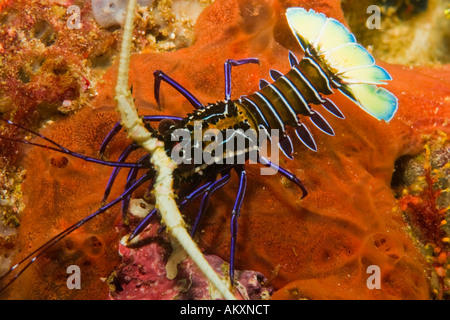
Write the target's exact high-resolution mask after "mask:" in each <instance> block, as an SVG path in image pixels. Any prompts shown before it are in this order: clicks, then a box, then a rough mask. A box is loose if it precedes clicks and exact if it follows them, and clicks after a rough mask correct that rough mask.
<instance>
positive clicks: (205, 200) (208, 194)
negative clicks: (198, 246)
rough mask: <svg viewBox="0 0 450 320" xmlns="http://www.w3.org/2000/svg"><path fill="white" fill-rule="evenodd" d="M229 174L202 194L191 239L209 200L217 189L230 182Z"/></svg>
mask: <svg viewBox="0 0 450 320" xmlns="http://www.w3.org/2000/svg"><path fill="white" fill-rule="evenodd" d="M230 177H231V174H230V172H227V173H225V174H224V175H223V176H222V177H221V178H220V179H219V180H216V181H215V182H213V183H211V185H210V186H209V187H208V188H207V189H206V190H205V193H204V194H203V198H202V202H201V204H200V208H199V210H198V214H197V218H196V219H195V221H194V224H193V225H192V229H191V237H192V238H193V237H194V235H195V232H196V231H197V227H198V225H199V224H200V220H201V219H202V216H203V213H204V212H205V211H206V208H207V207H208V204H209V199H210V198H211V196H212V195H213V194H214V192H216V191H217V190H218V189H220V188H222V187H223V186H224V185H226V184H227V183H228V181H230Z"/></svg>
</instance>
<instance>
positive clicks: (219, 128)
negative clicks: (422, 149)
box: [0, 8, 398, 292]
mask: <svg viewBox="0 0 450 320" xmlns="http://www.w3.org/2000/svg"><path fill="white" fill-rule="evenodd" d="M286 17H287V21H288V23H289V25H290V27H291V30H292V32H293V34H294V35H295V36H296V38H297V40H298V42H299V44H300V46H301V48H302V49H303V51H304V52H305V56H304V58H303V59H301V60H300V61H298V59H297V58H296V57H295V56H294V54H293V53H291V52H289V62H290V65H291V69H290V70H289V71H288V72H287V73H286V74H282V73H281V72H279V71H276V70H271V71H270V76H271V78H272V80H273V82H272V83H269V82H268V81H266V80H260V83H259V87H260V88H259V90H258V91H256V92H254V93H252V94H249V95H245V96H241V97H240V98H239V99H235V100H232V99H231V98H230V96H231V67H232V66H239V65H243V64H247V63H259V60H258V59H257V58H246V59H242V60H227V61H226V62H225V99H224V100H223V101H220V102H217V103H213V104H208V105H206V106H204V105H203V104H202V103H201V102H200V101H199V100H198V99H197V98H196V97H195V96H194V95H193V94H192V93H190V92H189V91H188V90H187V89H185V88H184V87H183V86H182V85H181V84H179V83H177V82H176V81H175V80H174V79H172V78H171V77H170V76H168V75H166V74H165V73H164V72H162V71H159V70H158V71H155V72H154V76H155V83H154V86H155V90H154V94H155V100H156V102H157V103H158V105H160V99H159V98H160V97H159V94H160V85H161V81H164V82H166V83H168V84H169V85H171V86H172V87H173V88H174V89H176V90H177V91H178V92H179V93H180V94H182V95H183V96H184V97H185V98H186V99H187V100H188V101H189V102H190V103H191V104H192V105H193V107H194V108H195V110H194V111H193V112H192V113H190V114H188V115H187V116H186V117H184V118H181V117H175V116H168V115H148V116H144V117H143V120H144V121H145V122H146V123H147V125H148V126H147V129H148V130H149V131H151V132H152V134H153V136H154V137H156V138H157V140H159V141H162V142H163V143H164V147H165V151H166V152H167V154H168V155H169V157H171V158H172V160H174V161H175V158H178V159H181V160H183V161H182V162H181V163H180V162H177V161H175V162H177V164H178V167H177V168H176V169H175V170H174V171H173V178H174V179H173V182H174V184H173V187H174V189H175V190H174V191H175V192H176V193H177V196H178V201H177V206H178V208H179V209H180V210H181V209H183V208H184V207H185V206H186V205H187V204H189V203H190V202H192V201H193V200H194V199H196V198H198V197H201V204H200V207H199V210H198V214H197V217H196V219H195V221H194V222H193V224H192V226H191V236H192V237H193V236H194V235H195V233H196V230H197V229H198V226H199V223H200V220H201V218H202V215H203V214H204V212H205V211H206V208H207V206H208V203H209V200H210V198H211V196H212V195H213V194H214V193H215V192H216V191H218V190H220V189H221V188H222V187H223V186H224V185H225V184H226V183H227V182H228V181H230V177H231V173H232V172H235V173H236V174H237V175H238V179H239V186H238V190H237V194H236V199H235V202H234V205H233V209H232V211H231V221H230V234H231V243H230V271H229V272H230V280H231V283H234V255H235V246H236V241H237V229H238V222H237V221H238V217H239V215H240V211H241V206H242V203H243V200H244V195H245V190H246V184H247V176H246V169H245V165H244V163H245V162H246V160H249V159H250V160H255V161H256V162H257V163H259V164H261V165H263V166H266V167H271V168H272V169H275V171H276V172H278V173H280V174H282V175H283V176H284V177H285V178H287V179H288V180H289V181H291V182H293V183H295V184H296V185H297V186H298V187H299V188H300V189H301V191H302V192H303V195H302V198H303V197H305V196H306V195H307V190H306V188H305V187H304V186H303V184H302V182H301V181H300V179H298V178H297V177H296V176H295V175H294V174H293V173H291V172H289V171H288V170H286V169H284V168H282V167H281V166H278V165H277V164H275V163H272V162H271V161H269V160H268V159H266V158H265V157H264V156H263V155H261V154H260V151H261V150H260V145H259V144H258V142H259V141H260V139H259V138H260V137H261V136H262V133H265V135H266V137H267V138H268V139H269V140H272V142H273V140H274V139H273V138H274V136H275V133H277V134H278V145H279V147H280V150H282V152H283V153H284V154H285V155H286V156H287V157H288V158H290V159H292V158H293V145H292V141H291V138H290V137H289V135H288V134H287V127H291V128H294V129H295V132H296V135H297V137H298V138H299V140H300V141H301V142H303V144H304V145H305V146H306V147H307V148H309V149H311V150H313V151H317V145H316V143H315V141H314V139H313V136H312V135H311V133H310V132H309V130H308V128H307V126H306V125H305V124H304V123H302V122H301V118H299V117H305V118H309V119H310V120H311V122H312V123H313V124H314V125H315V126H316V127H318V128H319V129H320V130H321V131H323V132H324V133H326V134H328V135H334V131H333V129H332V128H331V126H330V125H329V124H328V122H327V121H326V120H325V118H324V117H323V116H322V115H321V114H320V113H319V112H318V111H317V110H315V109H313V108H312V106H314V105H322V106H323V107H324V108H325V109H326V110H328V111H329V112H330V113H332V114H333V115H334V116H336V117H338V118H341V119H343V118H344V116H343V114H342V112H341V111H340V110H339V108H338V107H337V106H336V105H335V104H334V103H333V102H332V101H331V100H330V99H328V98H325V97H324V96H328V95H331V94H332V93H333V92H334V91H333V90H334V89H337V90H339V91H340V92H342V93H343V94H344V95H346V96H347V97H348V98H350V99H351V100H352V101H353V102H355V104H356V105H358V106H359V107H360V108H361V109H363V110H364V111H366V112H367V113H369V114H370V115H371V116H373V117H374V118H376V119H378V120H384V121H390V120H391V119H392V118H393V116H394V114H395V113H396V111H397V107H398V100H397V98H396V97H395V96H394V95H393V94H392V93H390V92H389V91H387V90H386V89H384V88H382V87H378V85H379V84H385V82H384V81H387V80H392V79H391V77H390V75H389V74H388V73H387V72H386V71H385V70H384V69H383V68H380V67H379V66H377V65H375V60H374V59H373V57H372V56H371V55H370V53H368V52H367V51H366V50H365V49H364V48H363V47H362V46H361V45H359V44H357V43H356V40H355V37H354V36H353V34H351V33H350V32H349V31H348V30H347V29H346V28H345V27H344V26H343V25H342V24H341V23H340V22H339V21H337V20H335V19H333V18H328V17H326V16H325V15H323V14H321V13H317V12H314V11H313V10H310V11H306V10H305V9H303V8H289V9H287V12H286ZM0 120H2V121H3V122H6V123H8V124H10V125H14V126H16V127H19V128H21V129H24V130H25V131H27V132H29V133H32V134H34V135H36V136H38V137H40V138H42V139H44V140H46V141H47V142H49V143H50V144H51V146H45V145H40V144H36V143H34V142H29V141H23V140H17V139H14V138H8V137H3V136H1V135H0V138H3V139H9V140H12V141H17V142H22V143H26V144H30V145H36V146H41V147H46V148H47V149H49V150H54V151H57V152H61V153H64V154H69V155H72V156H74V157H78V158H81V159H84V160H85V161H91V162H95V163H99V164H103V165H108V166H113V167H114V169H113V171H112V173H111V176H110V179H109V181H108V184H107V186H106V188H105V193H104V196H103V200H102V206H101V208H100V209H99V210H97V211H96V212H94V213H92V214H91V215H89V216H87V217H86V218H84V219H82V220H80V221H79V222H77V223H76V224H74V225H73V226H71V227H69V228H67V229H66V230H64V231H62V232H60V233H59V234H58V235H56V236H54V237H53V238H52V239H50V240H49V241H48V242H47V243H45V244H44V245H42V246H41V247H39V248H38V249H37V250H35V251H33V252H32V253H31V254H29V255H28V256H27V257H25V258H24V259H22V260H21V261H20V262H19V263H18V264H16V265H14V266H13V267H12V268H11V269H10V270H9V271H8V272H7V273H6V274H4V275H3V276H0V281H1V280H2V279H6V278H8V277H13V278H12V279H11V280H9V281H8V282H7V283H6V285H5V286H3V287H1V286H0V292H1V291H2V290H4V289H5V288H6V287H8V286H9V285H10V284H11V283H12V282H13V281H14V280H15V279H16V278H17V277H18V276H20V274H21V273H22V272H24V271H25V269H27V268H28V266H29V265H31V263H33V262H34V261H35V260H36V259H37V258H38V257H39V256H41V255H42V254H43V253H44V252H45V251H46V250H48V248H50V247H51V246H53V245H54V244H55V243H57V242H59V241H60V240H61V239H63V238H64V237H66V236H67V235H68V234H70V233H71V232H72V231H74V230H76V229H77V228H79V227H80V226H82V225H83V224H85V223H87V222H88V221H90V220H91V219H93V218H94V217H96V216H97V215H99V214H101V213H103V212H105V211H106V210H108V209H109V208H110V207H112V206H113V205H115V204H117V203H119V202H122V214H123V218H124V221H127V219H126V218H127V212H128V208H129V204H130V200H131V196H132V193H133V192H134V191H135V190H137V188H138V187H140V186H141V185H143V184H144V183H146V182H148V181H150V186H149V188H153V184H154V183H155V182H156V181H155V177H154V175H155V171H154V167H152V166H153V165H152V163H150V161H149V160H150V154H146V155H144V156H143V157H142V158H141V159H139V160H138V161H137V162H135V163H128V162H125V161H126V159H127V157H128V156H129V155H130V154H131V153H132V152H134V151H135V150H137V149H139V146H138V145H137V144H136V143H133V144H131V145H129V146H127V147H126V148H125V149H124V150H123V152H122V154H121V155H120V157H119V159H118V161H106V160H103V159H95V158H91V157H87V156H84V155H81V154H78V153H76V152H73V151H70V150H68V149H66V148H64V147H63V146H61V145H59V144H58V143H57V142H55V141H52V140H50V139H48V138H46V137H44V136H42V135H40V134H39V133H37V132H34V131H32V130H29V129H26V128H24V127H22V126H20V125H18V124H14V123H13V122H11V121H9V120H6V119H2V118H0ZM148 122H159V126H158V129H154V128H153V127H152V126H151V125H149V124H148ZM121 128H122V125H121V123H117V124H116V125H115V126H114V127H113V129H112V130H111V131H110V132H109V134H108V135H107V136H106V137H105V139H104V141H103V143H102V145H101V147H100V154H101V155H102V156H103V155H104V153H105V150H106V148H107V146H108V144H109V142H110V141H111V139H113V137H114V136H115V135H116V134H117V133H118V132H119V131H120V130H121ZM209 129H212V130H213V131H215V132H216V133H219V134H218V135H217V136H222V137H224V139H222V140H221V141H217V139H214V140H213V139H212V136H211V135H210V136H209V137H208V136H207V133H208V130H209ZM277 130H278V132H276V131H277ZM177 132H178V133H180V132H181V133H183V135H181V136H182V137H183V139H181V140H177V139H176V138H174V135H176V134H177ZM230 132H231V133H230ZM249 132H254V133H255V134H254V135H253V136H252V135H249V134H248V133H249ZM235 138H241V140H242V139H244V143H241V144H240V145H234V146H233V147H232V148H231V149H229V148H227V147H225V151H223V149H220V148H217V147H218V146H223V145H225V144H226V143H227V142H230V141H232V140H234V139H235ZM186 142H187V143H186ZM183 145H186V146H183ZM211 146H215V147H214V148H211ZM206 151H208V152H209V153H208V152H206ZM217 151H218V152H217ZM205 152H206V154H207V155H208V154H209V156H210V157H209V158H210V160H212V161H210V162H207V161H204V157H203V156H204V154H205ZM199 153H200V154H201V155H200V156H199V157H198V154H199ZM255 154H256V158H252V155H255ZM196 155H197V156H196ZM239 157H240V161H242V162H236V160H237V158H239ZM121 168H123V169H125V168H128V169H129V170H130V171H129V174H128V178H127V181H126V185H125V190H124V192H123V193H122V195H121V196H120V197H118V198H116V199H114V200H113V201H110V202H108V203H107V199H108V197H109V195H110V192H111V188H112V186H113V184H114V181H115V180H116V177H117V175H118V173H119V171H120V170H121ZM143 169H145V170H146V173H144V174H143V175H142V176H140V178H138V171H139V170H143ZM156 212H157V208H154V209H153V210H152V211H151V212H150V213H148V214H147V215H146V217H145V218H143V220H142V221H141V222H140V223H139V224H138V226H137V227H136V228H135V229H134V231H133V232H132V233H131V234H130V236H129V238H128V241H132V240H133V239H134V238H135V237H137V236H138V235H139V234H140V233H141V232H142V231H143V230H145V228H146V227H147V226H148V225H149V224H150V222H151V219H152V217H153V216H155V215H156ZM19 266H20V268H18V267H19Z"/></svg>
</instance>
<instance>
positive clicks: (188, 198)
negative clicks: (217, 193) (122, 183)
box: [128, 181, 213, 242]
mask: <svg viewBox="0 0 450 320" xmlns="http://www.w3.org/2000/svg"><path fill="white" fill-rule="evenodd" d="M211 183H213V181H209V182H207V183H205V184H204V185H202V186H201V187H199V188H196V189H195V190H194V191H192V192H191V193H190V194H188V195H187V196H185V197H184V198H183V200H182V201H181V202H180V203H179V204H178V208H179V209H180V210H181V209H183V208H184V206H185V205H187V204H188V203H189V202H191V201H193V200H194V199H196V198H197V197H198V196H200V195H202V194H203V193H204V192H205V190H206V189H207V188H208V187H209V186H210V185H211ZM156 212H157V210H156V209H153V210H152V211H151V212H150V213H149V214H148V215H146V216H145V218H144V219H143V220H142V221H141V222H140V223H139V225H138V226H137V227H136V228H135V229H134V230H133V232H132V233H131V235H130V237H129V238H128V242H130V241H131V240H133V239H134V238H136V237H137V236H138V235H139V234H140V233H141V232H142V231H144V230H145V228H147V226H148V225H149V224H150V220H151V218H152V217H153V215H154V214H155V213H156Z"/></svg>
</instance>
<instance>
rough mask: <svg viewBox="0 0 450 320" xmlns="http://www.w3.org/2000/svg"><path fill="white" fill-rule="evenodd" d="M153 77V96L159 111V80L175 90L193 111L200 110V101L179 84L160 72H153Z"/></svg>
mask: <svg viewBox="0 0 450 320" xmlns="http://www.w3.org/2000/svg"><path fill="white" fill-rule="evenodd" d="M153 75H154V76H155V88H154V94H155V100H156V103H157V104H158V107H159V109H160V110H161V103H160V100H159V93H160V92H159V89H160V87H161V80H163V81H165V82H167V83H168V84H170V85H171V86H172V87H173V88H174V89H176V90H177V91H178V92H179V93H181V94H182V95H183V96H184V97H185V98H186V99H187V100H188V101H189V102H190V103H191V104H192V105H193V106H194V108H195V109H199V108H202V107H203V105H202V104H201V102H200V101H198V99H197V98H196V97H194V95H193V94H192V93H190V92H189V91H188V90H187V89H186V88H184V87H183V86H182V85H181V84H179V83H178V82H176V81H175V80H174V79H172V78H171V77H169V76H168V75H167V74H165V73H164V72H163V71H161V70H156V71H155V72H153Z"/></svg>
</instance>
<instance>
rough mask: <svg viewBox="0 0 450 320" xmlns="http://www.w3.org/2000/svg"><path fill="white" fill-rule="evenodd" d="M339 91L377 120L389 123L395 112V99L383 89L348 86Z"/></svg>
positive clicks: (359, 85) (357, 85) (396, 107)
mask: <svg viewBox="0 0 450 320" xmlns="http://www.w3.org/2000/svg"><path fill="white" fill-rule="evenodd" d="M339 90H340V91H341V92H342V93H344V94H345V95H346V96H348V97H349V98H350V99H352V100H353V101H355V102H356V103H357V104H358V105H359V106H360V107H361V109H363V110H364V111H366V112H367V113H368V114H370V115H371V116H373V117H375V118H377V119H378V120H384V121H386V122H389V121H390V120H391V119H392V118H393V117H394V115H395V113H396V112H397V109H398V99H397V97H396V96H395V95H393V94H392V93H391V92H389V91H388V90H386V89H384V88H380V87H377V86H375V85H372V84H349V85H344V86H342V87H341V88H339Z"/></svg>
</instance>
